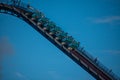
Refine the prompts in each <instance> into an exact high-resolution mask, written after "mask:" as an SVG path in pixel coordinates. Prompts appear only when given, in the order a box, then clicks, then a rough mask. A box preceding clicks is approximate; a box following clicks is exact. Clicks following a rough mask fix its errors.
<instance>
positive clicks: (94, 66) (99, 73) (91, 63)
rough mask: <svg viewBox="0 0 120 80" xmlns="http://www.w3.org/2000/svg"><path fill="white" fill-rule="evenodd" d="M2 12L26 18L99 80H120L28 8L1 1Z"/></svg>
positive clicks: (0, 9)
mask: <svg viewBox="0 0 120 80" xmlns="http://www.w3.org/2000/svg"><path fill="white" fill-rule="evenodd" d="M0 13H4V14H10V15H13V16H16V17H18V18H20V19H22V20H24V21H25V22H26V23H28V24H29V25H31V26H32V27H33V28H34V29H35V30H37V31H38V32H39V33H40V34H42V35H43V36H44V37H45V38H46V39H48V40H49V41H50V42H51V43H53V44H54V45H55V46H56V47H57V48H59V49H60V50H61V51H63V52H64V53H65V54H66V55H67V56H69V57H70V58H71V59H72V60H73V61H74V62H76V63H77V64H78V65H80V66H81V67H82V68H83V69H84V70H86V71H87V72H88V73H89V74H91V75H92V76H93V77H94V78H96V79H97V80H120V78H119V77H118V76H116V75H115V74H114V73H113V72H112V71H110V70H108V69H107V68H106V67H104V66H103V65H102V64H101V63H100V62H99V61H97V60H95V59H93V58H91V57H90V56H89V55H88V54H87V52H86V51H83V50H82V49H72V50H71V49H68V47H66V46H65V45H63V44H62V42H61V41H59V40H57V39H56V37H55V36H53V35H50V34H49V33H50V32H49V31H46V30H45V29H44V28H43V26H42V24H43V23H39V22H36V20H35V19H34V18H32V17H31V16H32V14H31V13H30V12H28V11H27V10H25V9H22V8H20V7H16V6H14V5H9V4H7V3H2V2H1V3H0Z"/></svg>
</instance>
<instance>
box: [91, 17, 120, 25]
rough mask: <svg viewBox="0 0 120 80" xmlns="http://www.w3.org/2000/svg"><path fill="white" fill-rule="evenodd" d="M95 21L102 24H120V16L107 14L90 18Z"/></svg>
mask: <svg viewBox="0 0 120 80" xmlns="http://www.w3.org/2000/svg"><path fill="white" fill-rule="evenodd" d="M90 20H91V21H92V22H93V23H96V24H100V23H109V24H111V23H116V24H120V16H105V17H100V18H90Z"/></svg>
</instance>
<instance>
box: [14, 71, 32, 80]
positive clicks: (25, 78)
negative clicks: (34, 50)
mask: <svg viewBox="0 0 120 80" xmlns="http://www.w3.org/2000/svg"><path fill="white" fill-rule="evenodd" d="M15 75H16V76H17V77H18V78H20V79H23V80H30V79H28V78H27V77H26V76H25V75H23V74H22V73H20V72H15Z"/></svg>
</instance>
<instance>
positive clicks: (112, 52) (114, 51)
mask: <svg viewBox="0 0 120 80" xmlns="http://www.w3.org/2000/svg"><path fill="white" fill-rule="evenodd" d="M103 52H104V53H111V54H120V50H104V51H103Z"/></svg>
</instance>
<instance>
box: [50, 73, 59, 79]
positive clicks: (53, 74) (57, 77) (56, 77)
mask: <svg viewBox="0 0 120 80" xmlns="http://www.w3.org/2000/svg"><path fill="white" fill-rule="evenodd" d="M48 74H49V75H50V76H51V77H52V78H53V79H60V75H59V74H58V73H57V72H56V71H48Z"/></svg>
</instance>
